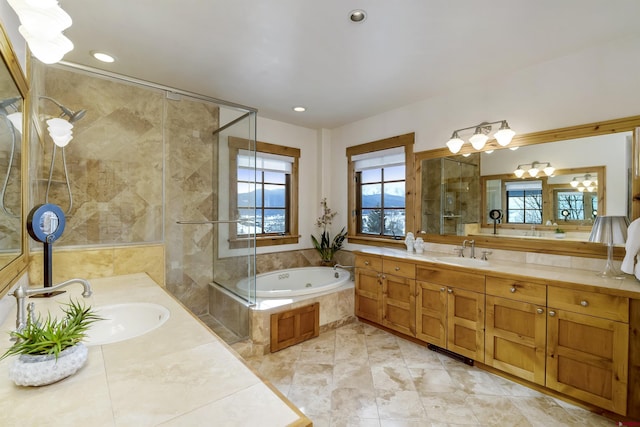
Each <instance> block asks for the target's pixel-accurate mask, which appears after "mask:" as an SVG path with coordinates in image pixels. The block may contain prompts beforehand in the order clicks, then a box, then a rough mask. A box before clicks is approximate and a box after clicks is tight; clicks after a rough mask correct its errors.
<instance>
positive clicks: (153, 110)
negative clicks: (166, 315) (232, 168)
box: [30, 64, 218, 313]
mask: <svg viewBox="0 0 640 427" xmlns="http://www.w3.org/2000/svg"><path fill="white" fill-rule="evenodd" d="M32 81H33V82H34V93H35V95H34V98H35V100H37V103H36V105H37V107H38V108H37V109H36V111H37V113H36V114H37V116H38V128H39V129H38V128H36V129H34V132H32V135H33V137H32V139H31V142H30V147H31V153H32V154H31V156H32V157H31V159H30V163H31V166H30V179H31V182H32V185H31V205H32V206H33V205H36V204H39V203H44V202H45V192H46V187H47V181H48V176H49V165H50V162H51V155H52V151H53V150H52V148H53V142H52V141H51V139H50V137H49V136H48V134H47V131H46V124H45V120H46V119H47V118H49V117H53V116H58V115H59V113H60V110H59V109H58V107H56V105H55V104H54V103H52V102H50V101H48V100H45V99H41V98H40V96H49V97H52V98H54V99H56V100H57V101H59V102H60V103H62V104H63V105H65V106H66V107H68V108H70V109H72V110H79V109H86V110H87V113H86V115H85V117H84V118H82V119H81V120H79V121H77V122H76V123H75V127H74V129H73V132H74V138H73V140H72V141H71V142H70V143H69V145H68V146H67V147H66V148H65V151H66V153H65V154H66V160H67V169H68V176H69V182H70V185H71V193H72V197H73V206H72V207H71V209H69V207H70V203H69V201H70V199H69V195H68V192H67V188H66V184H65V178H64V169H63V163H62V157H61V150H60V149H57V156H56V159H55V163H54V173H53V179H52V181H51V189H50V192H49V197H48V201H49V202H51V203H56V204H59V205H60V206H61V207H62V209H63V210H64V211H65V212H68V213H67V226H66V229H65V232H64V234H63V236H62V237H61V239H59V240H58V241H57V242H56V243H55V246H56V248H57V250H58V251H59V250H61V249H64V250H65V251H67V250H68V251H73V250H76V251H78V252H80V253H83V252H84V253H89V252H90V251H89V249H95V248H96V247H97V248H100V247H103V246H111V247H113V246H115V247H117V246H118V245H126V246H130V245H146V244H153V243H161V244H162V243H163V242H164V243H165V253H166V264H165V268H166V270H165V275H164V276H165V280H166V287H167V289H168V290H169V291H171V292H172V293H173V294H174V295H176V296H177V297H178V298H179V299H180V300H181V301H182V302H183V303H185V305H187V306H188V307H189V308H190V309H191V310H193V311H194V312H195V313H202V312H206V310H207V306H206V301H207V300H208V295H207V294H208V288H207V284H208V283H209V282H211V280H212V272H211V264H212V257H213V255H212V244H213V239H212V238H211V226H208V225H198V226H191V225H188V226H185V225H178V224H176V221H178V220H184V219H186V220H193V219H196V220H197V219H210V218H211V213H212V211H213V209H214V204H215V199H216V197H215V193H214V191H213V188H212V179H211V176H212V173H213V172H212V171H213V154H212V153H213V151H212V146H213V142H214V137H213V136H212V131H213V130H214V129H216V128H217V127H218V107H217V106H216V105H214V104H208V103H205V102H202V101H192V100H189V99H180V98H178V99H167V97H166V96H165V92H164V91H161V90H156V89H153V88H149V87H143V86H140V85H135V84H130V83H127V82H123V81H120V80H115V79H110V78H105V77H101V76H97V75H93V74H90V73H86V72H83V71H77V70H72V69H68V68H65V67H45V66H42V65H41V64H34V76H33V79H32ZM172 98H175V97H173V96H172ZM163 191H164V194H163ZM37 247H38V246H37V245H34V246H33V248H37ZM149 248H150V249H149V255H150V256H154V257H157V256H158V254H159V252H158V251H157V250H155V248H154V246H153V245H152V246H149ZM125 249H126V247H125ZM142 250H143V251H144V250H145V249H144V246H142ZM67 258H69V259H71V258H73V259H75V260H76V262H78V260H79V258H78V257H77V256H76V257H61V259H67ZM163 261H164V260H163ZM79 262H83V261H82V260H80V261H79ZM86 262H88V263H90V262H91V260H90V259H89V258H87V259H86ZM56 268H58V269H63V270H65V271H68V270H72V269H73V266H64V265H63V266H60V265H57V266H56Z"/></svg>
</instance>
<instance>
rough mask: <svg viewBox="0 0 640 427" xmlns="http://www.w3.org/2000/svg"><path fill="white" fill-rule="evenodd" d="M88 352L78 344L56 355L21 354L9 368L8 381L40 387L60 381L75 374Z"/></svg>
mask: <svg viewBox="0 0 640 427" xmlns="http://www.w3.org/2000/svg"><path fill="white" fill-rule="evenodd" d="M88 354H89V350H88V349H87V347H86V346H85V345H84V344H82V343H78V344H76V345H74V346H73V347H69V348H66V349H64V350H63V351H62V352H60V354H59V355H58V359H56V357H55V356H54V355H49V354H47V355H29V354H21V355H20V356H19V357H18V358H17V359H16V360H15V361H14V362H13V364H12V365H11V367H10V368H9V379H11V380H13V382H14V383H16V384H17V385H24V386H41V385H47V384H51V383H55V382H56V381H60V380H61V379H63V378H66V377H68V376H70V375H73V374H75V373H76V371H77V370H78V369H80V368H81V367H82V366H83V365H84V364H85V362H86V361H87V356H88Z"/></svg>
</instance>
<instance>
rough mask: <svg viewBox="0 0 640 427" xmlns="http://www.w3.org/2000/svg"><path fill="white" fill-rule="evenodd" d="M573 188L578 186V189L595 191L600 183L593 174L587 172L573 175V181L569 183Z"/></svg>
mask: <svg viewBox="0 0 640 427" xmlns="http://www.w3.org/2000/svg"><path fill="white" fill-rule="evenodd" d="M569 184H571V186H572V187H573V188H577V189H578V191H580V192H583V191H588V192H589V193H593V192H594V191H595V190H596V188H597V185H598V181H596V180H594V179H593V177H592V176H591V174H589V173H587V174H585V175H584V176H582V177H575V176H574V177H573V179H572V180H571V182H570V183H569Z"/></svg>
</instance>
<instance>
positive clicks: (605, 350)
mask: <svg viewBox="0 0 640 427" xmlns="http://www.w3.org/2000/svg"><path fill="white" fill-rule="evenodd" d="M548 314H549V316H548V317H547V328H548V332H547V387H549V388H551V389H554V390H557V391H559V392H561V393H564V394H567V395H569V396H573V397H575V398H577V399H580V400H583V401H585V402H588V403H592V404H594V405H596V406H599V407H601V408H605V409H608V410H610V411H613V412H616V413H618V414H622V415H625V413H626V409H627V408H626V407H627V384H626V383H627V369H628V359H627V356H628V346H629V325H628V324H626V323H622V322H617V321H613V320H607V319H601V318H598V317H592V316H587V315H583V314H577V313H572V312H569V311H566V310H557V309H554V308H549V313H548Z"/></svg>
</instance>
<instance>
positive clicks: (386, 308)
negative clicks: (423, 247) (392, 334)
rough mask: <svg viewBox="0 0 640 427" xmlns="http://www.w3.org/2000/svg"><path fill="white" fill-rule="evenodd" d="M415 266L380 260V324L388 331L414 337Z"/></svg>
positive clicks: (386, 259)
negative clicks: (391, 330)
mask: <svg viewBox="0 0 640 427" xmlns="http://www.w3.org/2000/svg"><path fill="white" fill-rule="evenodd" d="M415 276H416V266H415V264H413V263H408V262H402V261H397V260H394V259H389V258H383V259H382V276H381V279H382V324H383V325H384V326H386V327H387V328H389V329H393V330H395V331H398V332H401V333H403V334H406V335H410V336H412V337H414V336H415V335H416V326H415V322H416V314H415V313H416V311H415V309H416V301H415V295H416V291H415V287H416V281H415Z"/></svg>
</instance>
